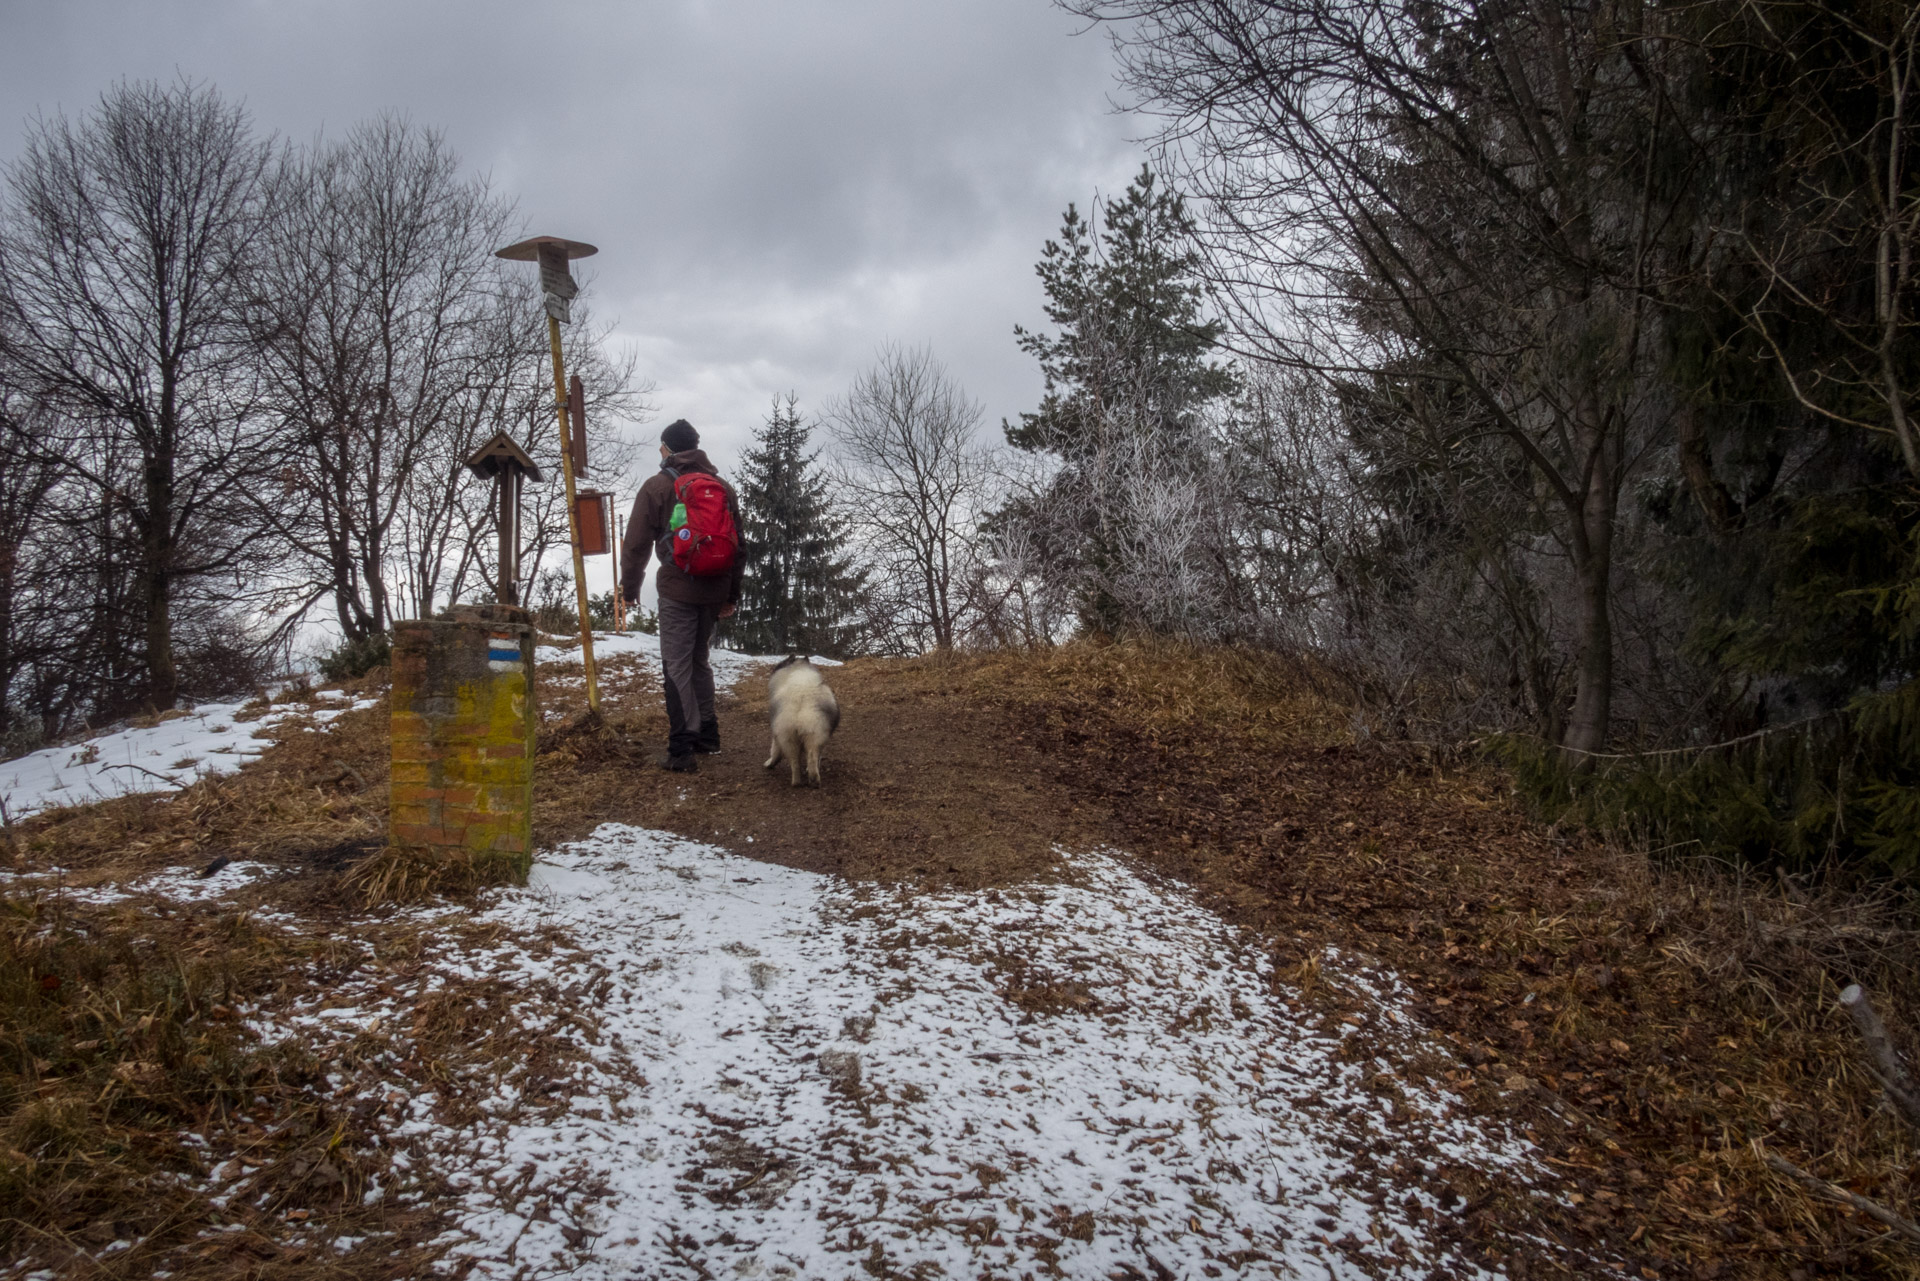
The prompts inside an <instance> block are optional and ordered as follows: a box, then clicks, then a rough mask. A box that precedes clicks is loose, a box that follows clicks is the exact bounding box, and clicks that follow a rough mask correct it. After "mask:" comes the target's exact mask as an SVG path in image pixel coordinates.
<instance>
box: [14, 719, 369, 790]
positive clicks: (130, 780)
mask: <svg viewBox="0 0 1920 1281" xmlns="http://www.w3.org/2000/svg"><path fill="white" fill-rule="evenodd" d="M321 697H325V698H330V699H332V700H334V701H332V702H331V703H329V704H326V705H322V706H318V707H316V706H312V705H309V704H305V703H283V704H280V705H279V706H275V707H269V708H268V709H267V711H266V713H265V714H264V715H262V716H261V717H260V718H259V719H258V720H254V721H246V722H242V721H236V720H235V719H234V716H235V714H236V713H238V712H239V711H240V710H241V709H242V708H243V707H245V706H246V704H244V703H203V704H201V705H200V706H199V707H196V708H194V709H193V710H192V711H190V712H187V713H186V714H185V715H183V716H176V717H174V718H172V719H170V720H164V721H161V722H160V723H159V724H157V725H150V726H145V727H139V726H135V727H131V728H128V729H123V730H118V731H116V732H114V733H111V734H101V735H98V736H97V737H94V738H90V739H87V740H86V741H85V742H81V743H72V744H69V745H67V746H64V747H48V748H42V749H41V750H40V751H37V752H31V753H29V754H27V755H25V756H21V757H17V758H15V759H14V760H10V761H6V762H4V763H0V800H5V802H6V806H7V815H8V817H10V818H16V819H18V818H25V817H26V816H27V815H29V814H37V813H39V812H40V811H41V810H47V809H54V808H57V807H59V806H63V805H88V804H91V803H93V802H95V801H103V800H108V799H110V798H112V797H116V796H132V795H136V794H139V793H143V792H172V791H177V790H179V789H180V788H183V787H186V786H188V785H189V784H192V783H195V782H198V781H199V780H201V779H203V778H215V777H218V776H219V775H222V774H231V773H233V772H234V771H235V770H237V769H239V768H240V767H241V766H242V765H244V764H246V763H247V762H248V761H250V760H252V759H253V758H254V757H256V756H258V755H260V754H261V753H262V752H264V751H266V750H267V748H269V747H271V746H272V745H273V743H272V736H271V731H273V730H275V729H277V728H280V727H281V726H284V725H286V724H287V723H288V722H292V721H299V720H303V719H304V720H308V721H311V722H312V723H313V724H315V725H325V724H327V723H328V722H329V721H332V720H335V719H337V718H339V717H341V716H344V715H345V714H346V713H347V712H350V711H357V710H359V709H361V708H367V707H372V706H374V704H375V703H376V702H377V700H375V699H359V698H353V697H350V696H348V695H345V694H330V693H325V692H323V693H322V695H321Z"/></svg>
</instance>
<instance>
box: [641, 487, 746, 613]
mask: <svg viewBox="0 0 1920 1281" xmlns="http://www.w3.org/2000/svg"><path fill="white" fill-rule="evenodd" d="M669 467H671V468H673V469H674V470H675V471H677V472H679V473H681V474H682V475H685V474H686V473H688V472H705V473H706V474H707V475H709V476H712V477H715V478H716V479H718V477H719V475H720V473H719V472H716V471H715V470H714V469H713V464H712V463H710V462H708V461H707V455H706V453H705V452H704V451H702V450H698V449H688V450H683V451H681V452H680V453H677V454H670V455H668V457H667V459H666V461H665V462H663V463H662V464H661V468H660V470H659V471H658V472H656V473H654V474H653V475H652V476H649V477H647V482H646V484H644V485H642V486H640V493H639V495H638V496H637V497H635V498H634V500H633V515H632V516H630V517H628V518H627V535H626V537H625V538H622V539H621V540H620V585H621V588H622V589H623V591H624V592H626V593H627V594H628V596H627V598H628V600H629V601H631V600H634V599H636V598H637V597H638V596H639V595H640V584H641V582H642V581H644V580H645V578H646V575H647V558H648V557H650V556H652V555H654V554H655V553H656V552H657V553H658V554H659V556H660V572H659V573H658V574H656V575H655V576H654V580H653V585H654V587H655V589H656V590H658V591H659V593H660V595H661V596H663V597H665V598H666V599H668V600H677V601H680V602H681V603H682V604H686V605H737V604H739V603H740V579H741V576H742V575H743V574H744V573H745V572H746V566H745V561H744V559H743V558H742V557H739V556H735V557H734V559H733V572H731V573H728V574H719V575H715V576H714V577H712V578H695V577H694V576H693V575H692V574H689V573H688V572H687V571H686V570H684V569H681V568H680V567H679V566H678V565H676V564H674V563H673V549H672V548H671V547H670V546H668V544H667V522H668V521H669V520H671V519H672V518H673V477H671V476H669V475H668V474H667V471H666V469H667V468H669ZM720 483H721V484H722V485H723V486H725V488H726V491H727V510H728V511H730V512H732V513H733V527H734V528H735V529H740V528H742V526H741V523H740V500H739V499H738V498H736V497H735V496H734V493H733V486H731V485H728V484H727V483H726V482H725V481H721V482H720Z"/></svg>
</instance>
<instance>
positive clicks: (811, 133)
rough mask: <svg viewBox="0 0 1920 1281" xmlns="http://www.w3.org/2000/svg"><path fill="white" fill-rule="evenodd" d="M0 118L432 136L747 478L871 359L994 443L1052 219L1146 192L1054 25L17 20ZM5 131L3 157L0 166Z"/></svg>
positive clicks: (1026, 374)
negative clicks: (380, 116)
mask: <svg viewBox="0 0 1920 1281" xmlns="http://www.w3.org/2000/svg"><path fill="white" fill-rule="evenodd" d="M0 20H3V21H4V23H5V26H6V29H7V31H8V39H7V41H6V42H5V45H4V48H0V117H5V118H7V119H8V121H9V122H10V123H11V122H22V121H24V120H25V118H27V117H29V116H31V115H32V114H33V113H35V112H36V111H44V112H48V113H51V112H53V111H57V110H65V111H67V112H69V113H74V112H78V111H84V110H85V109H86V108H87V107H88V106H89V105H90V104H91V103H92V102H93V101H94V99H95V98H96V97H97V96H98V94H99V92H100V91H101V90H102V89H104V88H105V87H107V86H108V85H109V84H111V83H112V82H113V81H115V80H117V79H120V78H122V77H132V78H153V79H162V80H166V79H172V78H174V77H175V76H176V75H186V76H189V77H192V78H195V79H201V80H208V81H211V82H213V83H214V84H216V85H217V86H219V87H220V89H221V90H222V91H223V92H224V93H226V94H227V95H228V96H230V97H234V98H242V99H244V100H245V101H246V102H247V104H248V105H249V107H250V108H251V109H252V111H253V113H254V115H255V118H256V120H257V121H258V122H259V124H260V125H261V127H262V128H263V129H271V130H275V131H278V132H280V133H281V134H283V135H286V136H288V137H291V138H293V139H295V140H305V139H308V138H311V137H313V136H315V134H316V133H317V132H319V131H321V130H323V129H324V130H325V131H326V132H328V133H329V134H339V133H341V132H344V131H345V130H346V129H347V128H348V127H350V126H351V125H352V124H354V123H355V122H357V121H360V120H363V119H365V118H367V117H369V116H371V115H373V114H375V113H376V112H379V111H382V110H399V111H402V112H405V113H407V114H409V115H411V116H412V117H413V118H414V119H415V120H416V121H418V122H420V123H423V124H427V125H431V126H434V127H437V128H440V129H442V130H444V131H445V132H446V134H447V135H448V138H449V140H450V142H451V143H452V144H453V146H454V147H455V148H456V149H457V150H458V151H459V152H460V153H461V154H462V155H463V156H464V158H465V160H466V162H467V163H468V164H469V165H470V166H471V167H472V168H474V169H476V170H480V171H484V172H486V173H488V174H489V175H490V177H491V181H492V182H493V184H494V186H495V187H496V189H497V190H499V191H500V192H501V193H502V194H505V195H508V196H510V197H512V198H513V199H515V200H516V201H517V202H518V204H519V207H520V209H521V211H522V213H523V214H524V215H525V216H526V218H527V220H528V222H529V224H530V225H531V226H532V227H533V228H534V229H535V230H539V231H551V232H555V233H557V234H561V235H567V236H573V237H576V238H579V239H584V240H590V241H593V242H595V243H596V244H598V245H599V246H600V247H601V254H600V255H599V256H598V257H597V258H594V259H591V260H588V262H586V263H583V264H582V266H583V267H588V268H590V269H591V270H590V272H589V273H585V274H587V275H588V276H589V278H590V280H591V282H592V289H593V293H592V302H593V308H594V311H595V314H597V315H599V316H602V317H606V318H609V319H612V320H614V321H615V322H617V330H616V341H618V342H621V343H624V344H627V345H629V346H630V347H631V348H632V350H633V351H634V352H635V353H636V354H637V355H638V357H639V360H640V372H641V374H642V375H643V376H645V377H648V378H650V379H651V380H652V381H653V382H654V383H655V384H656V386H657V391H656V394H655V396H654V400H655V402H656V403H657V404H658V405H659V407H660V411H661V413H662V414H663V415H664V417H665V419H667V420H670V419H672V418H674V417H686V418H689V419H691V420H693V421H694V422H695V423H696V424H700V425H701V427H702V430H703V432H705V433H706V435H707V437H708V439H709V441H710V442H711V443H712V444H713V445H714V446H715V454H716V457H717V458H719V459H720V461H722V462H723V464H724V463H727V462H729V461H730V460H732V459H734V458H737V456H738V452H739V450H740V448H741V447H742V446H743V445H744V444H745V443H746V442H747V440H748V437H749V436H750V433H751V431H752V429H753V428H754V426H755V425H757V423H758V422H759V420H760V418H761V417H762V415H763V414H764V413H765V410H766V406H767V403H768V402H769V400H770V399H771V398H772V397H773V396H774V395H776V394H782V393H785V392H787V391H789V390H791V391H795V392H797V393H798V394H799V395H800V397H801V399H802V404H803V407H804V408H811V409H818V408H819V406H820V405H821V403H822V402H823V401H824V400H825V399H826V398H827V397H828V396H830V395H833V394H835V393H837V392H838V391H840V390H841V389H842V388H844V387H845V386H846V384H847V383H848V381H849V380H850V379H851V378H852V376H853V375H854V373H856V372H857V371H858V370H859V369H860V368H861V367H862V366H863V365H864V364H865V363H866V362H867V361H868V360H869V359H870V358H871V356H872V354H873V351H874V349H875V348H876V347H877V346H878V345H879V344H880V343H882V342H884V341H899V342H906V343H928V344H931V345H932V347H933V348H934V350H935V352H936V354H938V355H939V356H940V357H941V358H942V359H943V360H945V361H946V362H947V364H948V365H949V367H950V368H951V370H952V372H953V373H954V375H955V376H956V377H957V378H958V379H959V380H960V382H961V383H962V384H963V385H965V386H966V387H967V388H968V389H969V390H970V391H971V392H972V393H973V394H974V395H975V396H976V397H977V398H979V399H981V400H982V401H983V402H985V404H986V407H987V416H988V421H989V422H990V423H993V424H997V423H998V420H999V419H1000V418H1001V417H1003V416H1011V415H1013V414H1015V413H1018V412H1019V411H1020V410H1022V409H1024V408H1028V407H1030V405H1031V404H1032V403H1033V402H1034V401H1035V400H1037V398H1038V395H1039V376H1038V373H1037V371H1036V370H1034V369H1033V368H1032V367H1031V365H1030V362H1028V361H1027V359H1026V358H1025V357H1024V356H1022V355H1021V354H1020V353H1019V352H1018V351H1017V349H1016V348H1015V347H1014V345H1013V338H1012V328H1013V326H1014V325H1015V324H1016V323H1022V322H1024V323H1028V324H1033V323H1037V322H1039V321H1040V320H1041V319H1042V314H1041V310H1040V304H1041V294H1040V290H1039V285H1038V282H1037V281H1036V280H1035V278H1034V275H1033V270H1032V267H1033V262H1034V260H1035V259H1036V258H1037V257H1038V254H1039V249H1040V245H1041V243H1042V242H1043V241H1044V240H1045V239H1046V238H1047V237H1048V236H1049V235H1051V234H1052V233H1053V231H1054V230H1055V229H1056V227H1057V226H1058V222H1059V215H1060V212H1061V211H1062V210H1063V209H1064V208H1065V206H1066V204H1067V202H1068V201H1078V202H1080V203H1081V204H1082V205H1083V206H1084V205H1085V203H1086V201H1087V199H1088V198H1089V196H1090V195H1091V194H1092V192H1093V191H1094V189H1095V188H1099V189H1101V190H1105V191H1116V190H1118V189H1119V187H1120V186H1122V185H1123V184H1124V183H1125V181H1126V180H1127V178H1128V177H1129V176H1130V174H1131V172H1132V171H1133V170H1134V169H1136V168H1137V167H1138V165H1139V162H1140V158H1141V151H1140V149H1139V148H1138V147H1136V146H1135V145H1134V144H1133V143H1131V142H1130V141H1129V135H1130V134H1132V133H1138V132H1140V131H1141V130H1140V128H1139V126H1138V123H1137V122H1132V121H1129V120H1127V119H1125V118H1123V117H1118V116H1115V115H1113V114H1112V113H1111V112H1110V111H1109V107H1108V103H1107V97H1106V95H1107V91H1108V87H1109V84H1110V80H1111V63H1110V56H1109V53H1108V50H1107V48H1106V45H1105V42H1104V39H1103V38H1102V37H1101V36H1100V35H1099V34H1098V33H1091V34H1079V35H1076V34H1074V32H1075V30H1076V27H1077V20H1075V19H1073V18H1071V17H1070V16H1068V15H1066V14H1063V13H1061V12H1059V11H1058V10H1056V9H1053V8H1052V7H1050V6H1048V5H1047V4H1045V3H1043V2H1042V0H969V3H966V4H926V3H918V2H915V0H884V2H883V0H831V2H829V0H727V2H724V3H722V2H718V0H714V2H705V0H662V2H658V3H645V4H634V3H631V2H630V0H622V2H620V3H586V2H579V3H558V4H546V5H540V6H530V5H526V4H524V3H507V2H505V0H476V2H472V3H453V2H451V0H448V2H444V3H434V4H428V3H417V2H409V0H379V2H378V3H376V2H374V0H331V2H327V0H321V2H319V3H311V4H303V5H288V4H284V3H281V2H280V0H192V2H190V3H189V2H187V0H62V3H61V4H59V5H48V4H44V3H41V2H40V0H10V2H8V3H5V4H4V5H0ZM19 138H20V130H19V129H18V128H17V127H15V128H11V129H8V128H0V155H11V154H14V153H15V152H16V151H17V148H18V145H19Z"/></svg>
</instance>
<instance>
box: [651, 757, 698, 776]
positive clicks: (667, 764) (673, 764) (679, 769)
mask: <svg viewBox="0 0 1920 1281" xmlns="http://www.w3.org/2000/svg"><path fill="white" fill-rule="evenodd" d="M653 761H654V764H656V765H658V766H659V767H660V768H661V769H663V770H667V771H669V772H670V773H674V774H698V773H699V772H700V766H699V764H698V763H697V762H696V761H695V760H694V759H693V753H692V752H661V753H660V754H658V755H657V756H655V757H654V758H653Z"/></svg>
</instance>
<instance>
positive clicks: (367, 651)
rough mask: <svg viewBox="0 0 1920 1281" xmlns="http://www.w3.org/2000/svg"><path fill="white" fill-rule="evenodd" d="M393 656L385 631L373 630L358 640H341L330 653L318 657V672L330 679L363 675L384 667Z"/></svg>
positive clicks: (340, 679)
mask: <svg viewBox="0 0 1920 1281" xmlns="http://www.w3.org/2000/svg"><path fill="white" fill-rule="evenodd" d="M392 657H393V643H392V640H391V638H389V637H388V635H387V633H385V632H375V633H374V634H373V635H371V636H363V637H361V638H360V639H359V640H348V641H343V642H341V644H340V646H339V647H338V648H337V649H335V650H333V652H332V653H329V654H325V655H322V656H321V658H320V674H321V675H322V676H324V677H325V678H326V679H328V680H330V681H344V680H351V679H352V678H353V677H356V676H365V675H366V674H367V673H368V672H370V671H372V670H373V669H374V668H376V667H385V666H386V665H387V663H388V662H389V661H390V660H391V659H392Z"/></svg>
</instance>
